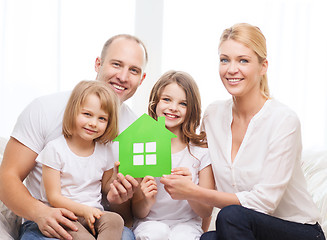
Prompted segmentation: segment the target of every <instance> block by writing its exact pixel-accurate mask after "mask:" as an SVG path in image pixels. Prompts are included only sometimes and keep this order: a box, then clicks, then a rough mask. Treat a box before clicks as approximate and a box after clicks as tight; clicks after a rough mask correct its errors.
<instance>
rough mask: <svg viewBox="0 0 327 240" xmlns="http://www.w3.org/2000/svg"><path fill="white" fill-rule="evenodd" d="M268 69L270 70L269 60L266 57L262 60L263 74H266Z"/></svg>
mask: <svg viewBox="0 0 327 240" xmlns="http://www.w3.org/2000/svg"><path fill="white" fill-rule="evenodd" d="M267 70H268V60H267V59H265V60H263V62H262V68H261V72H260V73H261V75H265V74H266V73H267Z"/></svg>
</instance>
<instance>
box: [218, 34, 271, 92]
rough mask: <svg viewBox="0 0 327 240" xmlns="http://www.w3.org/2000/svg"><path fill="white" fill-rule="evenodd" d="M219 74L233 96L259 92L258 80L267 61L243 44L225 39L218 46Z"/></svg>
mask: <svg viewBox="0 0 327 240" xmlns="http://www.w3.org/2000/svg"><path fill="white" fill-rule="evenodd" d="M219 58H220V64H219V74H220V78H221V80H222V82H223V84H224V86H225V88H226V89H227V91H228V92H229V93H230V94H231V95H233V96H234V97H244V96H247V95H249V94H261V92H260V81H261V79H262V76H263V75H264V74H265V73H266V71H267V61H266V60H265V61H263V63H259V60H258V56H257V55H256V54H255V53H254V51H253V50H251V49H250V48H248V47H246V46H245V45H243V44H241V43H239V42H237V41H234V40H226V41H224V42H223V43H222V44H221V45H220V48H219Z"/></svg>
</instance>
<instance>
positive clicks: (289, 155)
mask: <svg viewBox="0 0 327 240" xmlns="http://www.w3.org/2000/svg"><path fill="white" fill-rule="evenodd" d="M232 106H233V101H232V99H230V100H228V101H217V102H214V103H212V104H211V105H209V106H208V108H207V109H206V111H205V113H204V117H203V124H202V128H203V130H205V132H206V133H207V139H208V147H209V152H210V157H211V161H212V168H213V172H214V177H215V182H216V187H217V190H218V191H223V192H228V193H235V194H236V196H237V197H238V199H239V201H240V203H241V205H242V206H244V207H247V208H250V209H254V210H256V211H259V212H263V213H266V214H269V215H272V216H275V217H278V218H281V219H285V220H289V221H294V222H299V223H310V224H314V223H316V222H317V221H318V220H319V218H320V214H319V211H318V209H317V207H316V206H315V204H314V202H313V200H312V198H311V196H310V194H309V193H308V191H307V185H306V180H305V178H304V175H303V172H302V169H301V152H302V142H301V126H300V122H299V120H298V117H297V116H296V114H295V113H294V112H293V111H292V110H290V109H289V108H288V107H287V106H285V105H283V104H281V103H279V102H278V101H276V100H267V101H266V103H265V104H264V106H263V107H262V109H261V110H260V111H259V112H258V113H257V114H256V115H255V116H254V117H253V118H252V120H251V121H250V123H249V125H248V128H247V131H246V134H245V136H244V139H243V142H242V144H241V146H240V148H239V150H238V153H237V155H236V157H235V159H234V161H233V162H232V161H231V146H232V132H231V124H232V121H233V115H232Z"/></svg>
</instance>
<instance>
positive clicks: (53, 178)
mask: <svg viewBox="0 0 327 240" xmlns="http://www.w3.org/2000/svg"><path fill="white" fill-rule="evenodd" d="M42 178H43V182H44V188H45V192H46V195H47V199H48V201H49V203H50V205H51V206H53V207H62V208H66V209H68V210H70V211H72V212H73V213H74V214H76V215H77V216H81V217H84V218H85V220H86V221H87V223H88V225H89V227H90V229H91V231H92V233H93V234H95V230H94V222H95V218H100V217H101V215H103V212H102V211H101V210H99V209H97V208H94V207H89V206H87V205H84V204H80V203H77V202H75V201H73V200H71V199H69V198H66V197H64V196H62V195H61V185H60V171H58V170H55V169H53V168H51V167H48V166H45V165H43V167H42Z"/></svg>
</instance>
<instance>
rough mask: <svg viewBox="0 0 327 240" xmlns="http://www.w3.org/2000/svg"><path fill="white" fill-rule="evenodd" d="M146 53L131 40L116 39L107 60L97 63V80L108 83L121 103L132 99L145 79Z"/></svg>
mask: <svg viewBox="0 0 327 240" xmlns="http://www.w3.org/2000/svg"><path fill="white" fill-rule="evenodd" d="M145 64H146V60H145V52H144V49H143V47H142V46H141V45H140V44H138V43H137V42H135V41H134V40H131V39H126V38H118V39H115V40H114V41H113V42H112V43H111V45H110V46H109V47H108V49H107V54H106V56H105V59H100V58H99V57H98V58H97V59H96V62H95V71H96V72H97V73H98V74H97V80H100V81H105V82H107V83H108V84H109V85H110V87H111V88H112V89H113V90H114V91H115V92H116V94H117V95H118V97H119V99H120V101H121V102H123V101H125V100H127V99H129V98H130V97H132V96H133V95H134V93H135V91H136V89H137V88H138V87H139V86H140V85H141V83H142V82H143V80H144V78H145V73H144V68H145Z"/></svg>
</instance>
